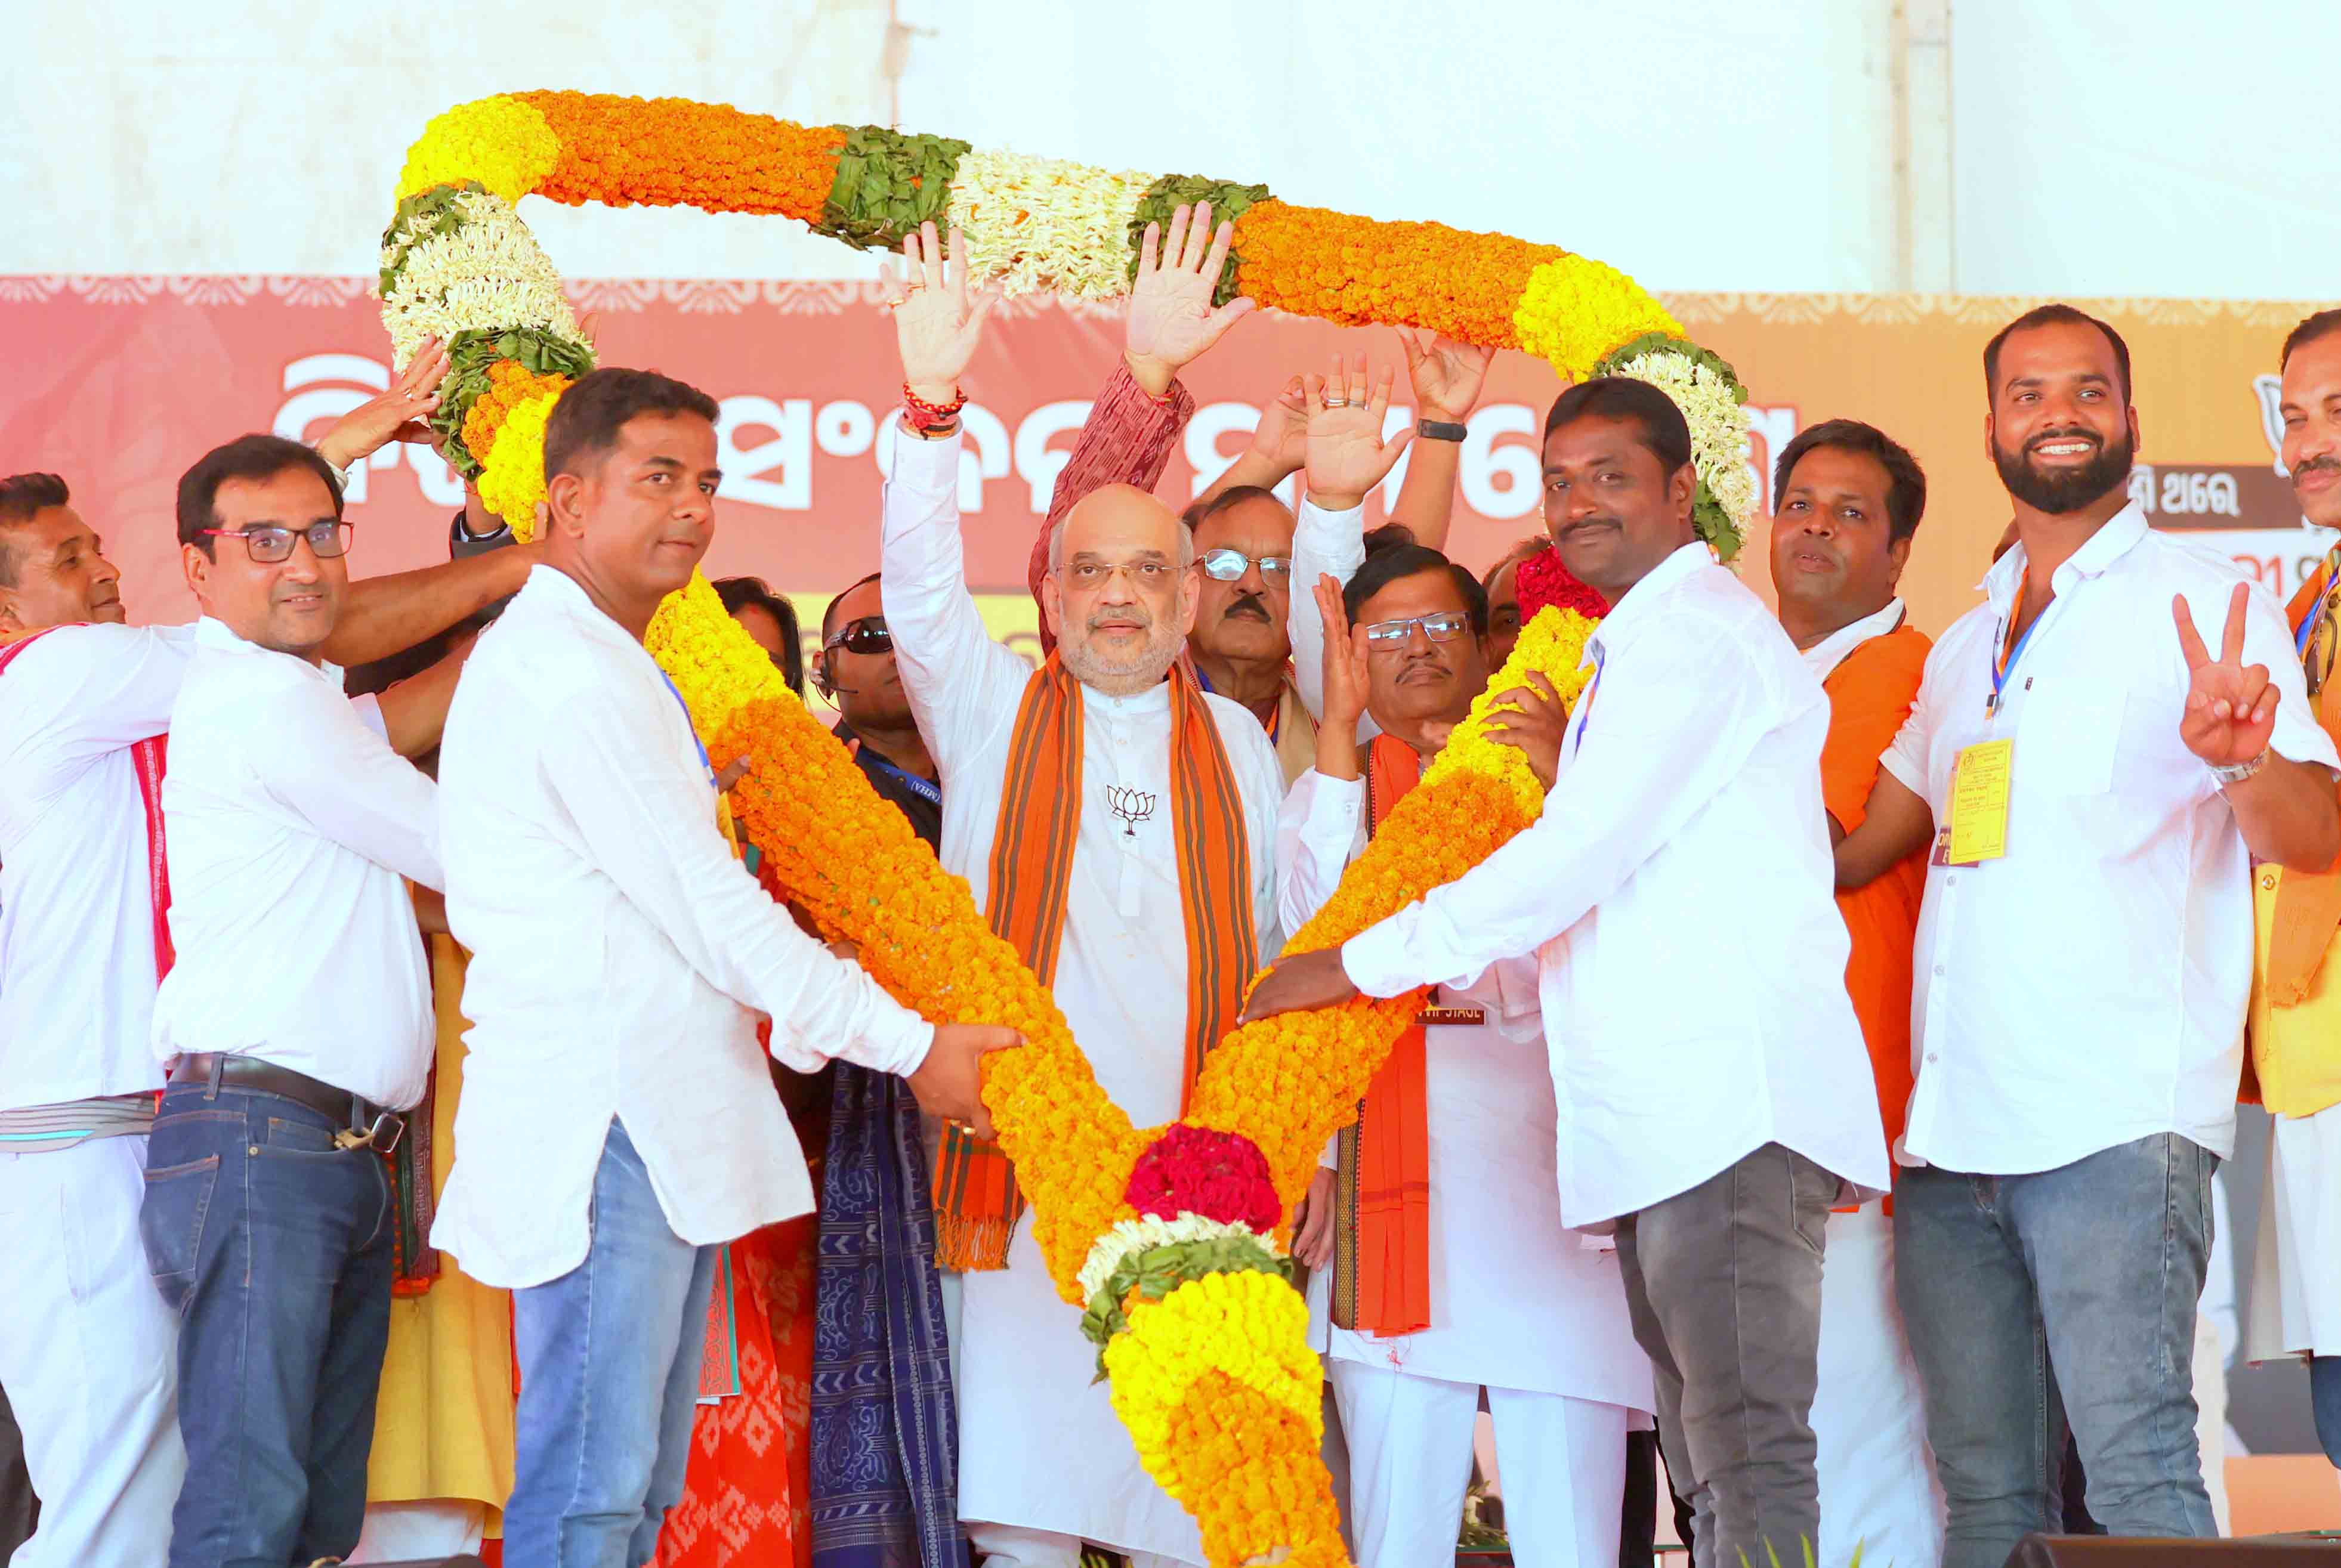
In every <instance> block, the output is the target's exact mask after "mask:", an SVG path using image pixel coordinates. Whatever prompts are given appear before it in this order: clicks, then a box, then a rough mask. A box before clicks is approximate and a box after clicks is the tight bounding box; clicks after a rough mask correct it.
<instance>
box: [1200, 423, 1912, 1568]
mask: <svg viewBox="0 0 2341 1568" xmlns="http://www.w3.org/2000/svg"><path fill="white" fill-rule="evenodd" d="M1543 455H1544V498H1545V521H1546V526H1547V527H1548V529H1549V530H1550V531H1551V533H1552V535H1553V537H1554V541H1555V542H1556V543H1557V544H1558V545H1559V551H1560V555H1561V559H1562V561H1563V562H1564V563H1565V564H1566V565H1567V567H1568V568H1569V571H1571V572H1572V573H1574V574H1575V575H1576V577H1577V578H1578V579H1579V580H1581V581H1583V582H1585V583H1586V584H1588V585H1589V586H1590V587H1591V588H1592V589H1593V590H1595V591H1597V592H1599V594H1601V595H1602V596H1603V597H1604V598H1606V599H1607V600H1609V604H1610V606H1611V608H1610V610H1609V615H1608V617H1607V619H1605V620H1603V621H1602V622H1601V623H1600V625H1599V628H1598V629H1597V630H1596V631H1595V632H1594V634H1593V637H1592V638H1591V640H1590V641H1589V644H1588V647H1587V652H1586V658H1587V660H1588V661H1589V663H1590V664H1591V666H1592V668H1593V674H1592V678H1591V680H1590V681H1589V684H1588V686H1587V688H1586V690H1585V691H1584V693H1583V695H1582V696H1581V697H1580V698H1579V700H1578V705H1577V708H1576V710H1575V711H1574V712H1573V713H1572V714H1570V715H1569V717H1568V719H1567V720H1566V722H1565V724H1564V722H1563V721H1562V719H1561V717H1560V714H1559V705H1558V704H1557V703H1555V702H1552V701H1549V700H1539V699H1537V698H1536V697H1535V696H1534V695H1533V694H1531V696H1530V698H1529V700H1527V701H1526V703H1525V707H1526V710H1527V711H1526V712H1525V713H1524V714H1523V718H1522V719H1521V721H1520V722H1519V724H1517V725H1514V726H1513V727H1512V732H1513V733H1514V735H1515V736H1516V737H1517V740H1516V743H1518V744H1519V745H1521V747H1522V749H1524V750H1526V751H1527V752H1528V754H1529V760H1530V763H1531V765H1532V766H1533V767H1535V768H1536V769H1537V771H1538V773H1539V777H1541V778H1543V779H1546V780H1548V783H1549V795H1548V798H1547V802H1546V807H1545V810H1544V813H1543V815H1542V816H1541V817H1540V818H1539V819H1538V820H1537V821H1536V823H1534V824H1533V825H1532V826H1530V827H1529V829H1527V830H1525V831H1524V832H1522V833H1520V834H1519V836H1518V837H1516V838H1514V839H1512V840H1511V841H1510V842H1509V843H1508V844H1506V845H1505V846H1504V847H1503V848H1501V849H1498V850H1497V851H1496V852H1495V853H1494V854H1493V855H1490V856H1489V858H1487V859H1486V860H1485V861H1483V862H1481V863H1480V864H1479V866H1478V867H1476V868H1473V869H1472V870H1470V871H1469V872H1468V873H1466V874H1465V875H1464V876H1463V877H1461V878H1459V879H1457V880H1456V881H1455V882H1453V883H1450V884H1449V885H1448V886H1446V887H1444V888H1439V889H1437V890H1435V891H1433V892H1432V893H1430V895H1429V896H1428V897H1427V898H1424V899H1423V900H1421V901H1420V902H1419V903H1416V904H1414V905H1411V906H1410V907H1409V908H1406V909H1404V910H1402V911H1400V913H1399V914H1397V915H1395V916H1393V917H1391V918H1390V919H1388V920H1385V921H1384V922H1382V923H1381V924H1380V925H1379V926H1377V927H1375V928H1372V929H1371V930H1369V931H1367V932H1365V933H1363V934H1362V935H1360V936H1359V937H1357V938H1352V939H1351V940H1350V942H1348V943H1346V944H1344V945H1343V946H1342V947H1341V948H1334V949H1328V950H1326V951H1324V952H1321V953H1310V954H1304V955H1301V956H1300V957H1298V958H1290V959H1288V960H1286V961H1285V962H1284V963H1282V964H1280V965H1279V966H1278V967H1277V968H1276V969H1275V970H1274V972H1273V973H1271V974H1270V976H1269V977H1268V978H1266V979H1265V980H1263V981H1262V982H1261V983H1260V987H1259V988H1258V989H1257V990H1255V991H1254V992H1253V994H1252V997H1251V1000H1250V1004H1249V1006H1248V1007H1247V1008H1246V1016H1247V1017H1266V1016H1268V1015H1270V1014H1274V1013H1279V1012H1284V1011H1289V1010H1291V1009H1293V1008H1296V1007H1325V1006H1330V1005H1331V1004H1333V1003H1336V1002H1339V1001H1342V1000H1345V999H1347V998H1348V997H1353V996H1356V995H1359V994H1360V993H1361V992H1362V993H1364V994H1366V995H1370V996H1378V997H1397V996H1402V995H1404V994H1406V993H1407V992H1408V991H1410V990H1412V989H1413V988H1414V987H1418V986H1421V985H1429V984H1449V985H1452V984H1459V983H1469V981H1470V980H1472V979H1473V978H1476V977H1478V976H1479V975H1480V974H1481V973H1483V972H1484V971H1485V970H1486V969H1487V968H1489V966H1490V965H1493V964H1497V963H1499V962H1501V961H1502V960H1505V959H1508V958H1522V957H1525V956H1527V955H1529V954H1535V955H1536V957H1537V961H1538V966H1539V989H1540V992H1541V996H1540V1001H1541V1006H1542V1014H1543V1020H1544V1030H1545V1038H1546V1044H1547V1049H1548V1052H1549V1057H1550V1070H1551V1074H1552V1078H1553V1087H1554V1090H1555V1097H1556V1100H1557V1102H1558V1107H1559V1129H1558V1141H1557V1149H1558V1156H1557V1161H1556V1166H1557V1173H1558V1185H1559V1196H1560V1220H1561V1223H1562V1224H1564V1225H1567V1226H1572V1227H1584V1226H1596V1225H1600V1224H1604V1223H1608V1222H1613V1221H1614V1222H1615V1225H1616V1229H1617V1234H1618V1252H1619V1263H1620V1265H1622V1272H1623V1275H1624V1278H1625V1285H1626V1292H1627V1300H1628V1304H1629V1310H1630V1312H1631V1315H1632V1317H1633V1322H1634V1332H1635V1337H1636V1339H1637V1340H1638V1341H1639V1343H1640V1345H1641V1346H1642V1348H1643V1350H1644V1351H1645V1352H1647V1353H1648V1354H1649V1357H1650V1362H1651V1365H1652V1369H1653V1371H1654V1373H1655V1374H1656V1385H1657V1386H1656V1393H1657V1395H1658V1404H1659V1434H1660V1438H1661V1440H1662V1442H1663V1444H1664V1446H1665V1449H1666V1453H1667V1456H1668V1468H1669V1472H1670V1473H1671V1474H1672V1475H1673V1477H1674V1479H1675V1482H1676V1484H1678V1485H1679V1486H1681V1487H1682V1488H1684V1490H1685V1491H1686V1492H1687V1493H1688V1494H1689V1496H1690V1497H1691V1499H1692V1502H1693V1503H1694V1505H1695V1507H1696V1509H1697V1513H1698V1529H1697V1531H1696V1532H1695V1533H1696V1534H1697V1537H1698V1541H1697V1544H1696V1553H1697V1562H1698V1564H1699V1568H1734V1565H1735V1564H1738V1563H1740V1562H1741V1561H1742V1560H1743V1558H1744V1559H1745V1561H1747V1562H1748V1563H1761V1562H1765V1561H1767V1560H1768V1557H1767V1553H1769V1554H1770V1555H1771V1556H1772V1557H1775V1558H1777V1559H1778V1561H1780V1562H1783V1563H1788V1562H1795V1561H1798V1560H1800V1559H1801V1556H1802V1554H1803V1553H1804V1551H1805V1550H1806V1546H1807V1544H1808V1543H1811V1542H1813V1541H1815V1540H1817V1539H1818V1535H1819V1533H1820V1518H1819V1509H1818V1498H1817V1493H1816V1484H1815V1479H1814V1444H1813V1435H1812V1429H1811V1427H1810V1425H1809V1424H1808V1410H1809V1408H1810V1405H1811V1404H1812V1399H1813V1387H1814V1378H1815V1371H1814V1368H1815V1359H1816V1353H1817V1345H1818V1339H1819V1335H1820V1298H1821V1258H1822V1247H1823V1245H1824V1234H1825V1226H1826V1225H1827V1221H1828V1210H1829V1206H1830V1205H1832V1204H1834V1203H1837V1202H1838V1201H1840V1197H1841V1195H1842V1194H1843V1193H1844V1192H1845V1191H1846V1190H1847V1189H1848V1188H1850V1189H1852V1191H1853V1192H1854V1193H1856V1194H1858V1196H1861V1197H1864V1198H1866V1197H1868V1196H1876V1195H1877V1194H1878V1193H1879V1192H1880V1191H1882V1190H1883V1189H1884V1187H1885V1186H1886V1174H1887V1167H1886V1159H1885V1146H1884V1141H1883V1140H1882V1139H1881V1138H1880V1136H1878V1102H1877V1097H1876V1093H1875V1090H1874V1089H1873V1087H1871V1084H1870V1082H1869V1077H1868V1060H1867V1057H1866V1056H1865V1054H1864V1052H1863V1048H1862V1042H1861V1031H1860V1026H1859V1024H1858V1022H1857V1021H1856V1019H1855V1017H1854V1013H1853V1008H1852V1006H1851V1004H1850V1003H1848V1001H1847V1000H1846V995H1845V986H1844V974H1845V964H1846V955H1847V939H1846V932H1845V924H1844V921H1843V920H1842V919H1840V918H1838V913H1837V910H1836V908H1835V907H1834V905H1833V904H1832V903H1831V901H1830V875H1829V855H1828V838H1827V835H1826V833H1825V831H1824V829H1823V827H1822V809H1821V790H1820V769H1819V766H1818V764H1819V759H1820V754H1821V747H1822V742H1823V739H1824V738H1825V735H1826V732H1827V729H1828V705H1827V703H1826V701H1825V700H1824V699H1823V696H1822V693H1821V689H1820V683H1819V682H1818V681H1817V680H1814V679H1813V677H1812V674H1811V672H1810V671H1808V670H1807V669H1806V668H1805V667H1804V665H1803V664H1802V662H1801V661H1800V660H1798V656H1797V651H1796V649H1795V648H1794V647H1793V646H1792V645H1791V644H1790V643H1789V641H1788V639H1787V637H1785V636H1784V635H1782V633H1781V630H1780V627H1779V623H1778V621H1777V620H1774V619H1773V617H1772V615H1771V613H1770V612H1769V611H1768V610H1766V609H1765V608H1764V606H1763V603H1762V601H1761V600H1758V599H1757V598H1756V596H1755V595H1754V594H1752V593H1750V592H1749V591H1748V590H1747V589H1746V588H1744V587H1742V586H1741V585H1740V583H1739V581H1738V579H1736V578H1735V577H1733V576H1732V575H1731V574H1730V573H1729V572H1728V571H1724V570H1723V569H1722V568H1721V567H1719V566H1718V565H1717V564H1716V562H1715V557H1714V554H1713V552H1712V551H1710V550H1709V549H1708V546H1707V545H1706V543H1705V542H1704V541H1701V540H1700V539H1699V538H1698V534H1697V532H1696V531H1695V529H1694V527H1693V525H1692V521H1691V502H1692V498H1693V496H1694V495H1695V493H1696V489H1697V483H1698V480H1697V471H1696V470H1695V469H1694V467H1693V466H1692V463H1691V444H1690V432H1689V426H1688V425H1687V424H1686V423H1685V422H1684V420H1683V416H1682V413H1681V411H1680V410H1679V409H1678V408H1677V407H1676V406H1675V404H1674V403H1673V402H1671V401H1670V400H1669V398H1668V397H1667V395H1666V394H1665V393H1664V392H1661V391H1659V389H1658V388H1656V387H1654V386H1651V385H1650V384H1649V383H1648V382H1639V381H1634V380H1630V379H1627V378H1622V377H1603V378H1599V379H1596V380H1593V381H1589V382H1582V383H1580V384H1579V385H1577V386H1573V387H1571V388H1569V390H1568V391H1567V392H1563V393H1561V395H1560V397H1559V400H1557V401H1556V402H1554V404H1553V407H1552V412H1551V414H1550V415H1549V418H1548V419H1547V420H1546V422H1545V439H1544V453H1543ZM1698 932H1718V933H1728V936H1721V937H1718V938H1714V939H1704V940H1703V939H1700V938H1698V937H1696V936H1693V935H1689V934H1690V933H1698ZM1622 1451H1623V1450H1622V1444H1621V1445H1620V1448H1619V1452H1620V1453H1622ZM1610 1462H1611V1463H1615V1461H1610Z"/></svg>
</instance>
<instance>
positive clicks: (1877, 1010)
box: [1821, 625, 1934, 1148]
mask: <svg viewBox="0 0 2341 1568" xmlns="http://www.w3.org/2000/svg"><path fill="white" fill-rule="evenodd" d="M1933 646H1934V643H1933V642H1932V641H1931V640H1929V639H1928V636H1927V634H1926V633H1924V632H1922V631H1919V630H1917V629H1916V628H1914V627H1911V626H1908V625H1904V626H1900V627H1898V628H1896V629H1895V630H1892V631H1889V632H1888V633H1887V634H1886V635H1885V636H1883V637H1873V638H1871V639H1870V640H1868V641H1867V642H1865V643H1863V644H1862V645H1861V646H1860V647H1858V648H1857V649H1855V650H1853V651H1852V652H1851V653H1848V654H1847V655H1846V657H1845V660H1844V661H1843V662H1842V663H1840V664H1838V667H1837V669H1836V670H1835V671H1833V672H1832V673H1831V674H1830V676H1829V678H1828V680H1825V681H1823V682H1822V683H1821V690H1824V691H1826V692H1828V700H1829V729H1828V740H1827V741H1826V742H1825V743H1824V744H1823V745H1822V747H1821V801H1822V804H1823V805H1825V806H1826V807H1828V813H1829V815H1830V816H1831V817H1834V818H1836V819H1837V822H1838V826H1839V827H1841V828H1843V829H1845V830H1846V831H1847V832H1848V833H1850V832H1852V831H1853V830H1854V829H1856V828H1858V827H1860V826H1861V822H1862V819H1863V818H1864V817H1865V816H1867V815H1868V808H1869V791H1870V789H1871V788H1872V787H1873V786H1875V785H1876V784H1877V782H1878V758H1879V757H1881V756H1883V755H1884V754H1885V751H1886V749H1887V748H1888V746H1890V745H1892V744H1893V741H1894V737H1895V734H1896V732H1897V731H1898V730H1899V729H1901V728H1902V721H1903V720H1904V719H1908V718H1909V717H1910V704H1911V702H1912V701H1913V700H1915V699H1916V698H1917V697H1918V680H1919V677H1920V676H1921V675H1923V674H1924V673H1925V671H1926V667H1927V652H1928V650H1929V649H1931V648H1932V647H1933ZM1926 888H1927V856H1926V852H1925V851H1924V850H1923V849H1921V850H1919V851H1918V852H1916V853H1914V854H1912V855H1910V856H1908V858H1905V859H1903V860H1902V861H1900V862H1899V863H1898V864H1897V865H1896V866H1895V867H1894V868H1893V869H1892V870H1890V871H1888V872H1887V873H1886V874H1885V875H1884V876H1882V877H1880V878H1878V880H1876V881H1875V882H1872V883H1870V884H1869V886H1868V887H1867V888H1854V889H1853V890H1852V891H1850V892H1840V893H1838V896H1837V907H1838V912H1839V913H1841V914H1843V915H1844V917H1845V925H1846V930H1847V931H1848V933H1849V934H1850V935H1851V936H1852V938H1853V954H1852V957H1851V958H1848V960H1847V961H1846V966H1845V988H1846V990H1847V992H1848V993H1849V994H1850V995H1851V997H1853V1010H1854V1014H1855V1016H1856V1017H1858V1018H1860V1020H1861V1033H1862V1037H1863V1038H1864V1039H1866V1040H1867V1041H1868V1043H1869V1061H1870V1066H1871V1067H1872V1069H1873V1070H1874V1071H1875V1072H1876V1074H1877V1077H1878V1111H1879V1113H1880V1114H1881V1115H1883V1116H1884V1117H1885V1118H1886V1142H1887V1146H1888V1147H1889V1148H1890V1147H1892V1146H1894V1144H1895V1143H1896V1142H1898V1140H1899V1139H1900V1138H1901V1136H1902V1124H1903V1121H1904V1119H1905V1118H1906V1117H1907V1116H1908V1114H1909V1107H1910V1084H1911V1077H1912V1075H1911V1069H1910V952H1911V948H1912V947H1913V946H1914V945H1915V943H1916V942H1917V939H1918V901H1919V898H1920V897H1921V896H1922V895H1923V894H1924V893H1925V891H1926Z"/></svg>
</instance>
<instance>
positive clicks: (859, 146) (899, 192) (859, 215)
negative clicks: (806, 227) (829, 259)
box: [814, 125, 969, 251]
mask: <svg viewBox="0 0 2341 1568" xmlns="http://www.w3.org/2000/svg"><path fill="white" fill-rule="evenodd" d="M838 129H839V130H841V131H842V132H844V133H845V145H844V146H843V147H842V148H840V149H839V151H838V154H837V176H836V178H835V179H834V180H832V182H831V184H830V187H829V200H828V201H827V202H826V203H823V204H822V210H821V222H820V223H817V224H815V225H814V228H815V230H816V231H817V232H818V233H824V234H827V235H829V236H830V237H831V238H832V239H835V240H842V241H844V242H845V243H847V244H849V245H852V246H853V247H854V248H855V249H856V250H862V251H891V250H894V249H896V248H898V247H899V246H900V245H901V244H902V239H903V236H905V235H907V234H911V233H917V232H918V228H919V225H920V224H921V223H926V222H927V221H929V220H930V219H931V220H933V221H934V222H935V223H937V224H938V225H940V224H941V223H943V222H944V221H945V219H944V210H945V208H947V207H948V206H949V205H950V203H951V175H952V174H955V173H956V172H957V171H958V169H959V161H960V159H961V158H962V157H964V156H966V154H967V153H968V150H969V144H968V143H965V142H961V141H959V140H957V139H955V138H953V137H950V136H911V135H905V134H902V132H899V131H889V130H887V129H886V128H885V127H884V126H882V125H841V126H839V127H838Z"/></svg>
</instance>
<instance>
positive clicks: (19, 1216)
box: [0, 1137, 187, 1568]
mask: <svg viewBox="0 0 2341 1568" xmlns="http://www.w3.org/2000/svg"><path fill="white" fill-rule="evenodd" d="M145 1172H146V1140H145V1139H144V1137H110V1138H95V1139H93V1140H91V1141H90V1142H88V1143H85V1144H79V1145H76V1146H74V1147H72V1148H65V1149H50V1150H45V1151H43V1152H40V1153H37V1154H0V1278H4V1279H5V1281H6V1282H7V1289H6V1292H5V1295H0V1386H5V1388H6V1389H7V1391H8V1403H9V1404H10V1405H11V1406H12V1407H13V1408H14V1410H15V1414H16V1423H17V1424H18V1425H19V1426H20V1427H21V1428H23V1430H24V1434H25V1469H26V1470H27V1471H29V1472H30V1473H31V1474H32V1478H33V1490H34V1491H35V1493H36V1494H39V1496H40V1499H41V1523H40V1528H39V1529H38V1530H37V1531H35V1533H34V1535H33V1538H32V1539H31V1540H30V1541H27V1542H26V1543H25V1544H24V1545H23V1546H21V1547H19V1548H17V1551H16V1555H15V1558H14V1559H13V1563H14V1568H150V1565H151V1568H162V1564H163V1563H164V1560H165V1559H166V1558H167V1557H168V1556H169V1554H170V1547H171V1508H172V1505H173V1504H174V1503H176V1502H177V1501H178V1496H179V1483H180V1481H181V1480H182V1479H183V1478H184V1476H185V1474H186V1470H187V1454H186V1450H185V1449H184V1447H183V1446H181V1444H180V1441H179V1425H178V1401H177V1393H178V1381H179V1380H178V1341H179V1325H178V1320H177V1319H176V1318H175V1317H174V1316H173V1315H171V1312H170V1310H169V1309H168V1308H166V1307H165V1306H164V1305H163V1298H162V1296H161V1295H158V1294H156V1292H155V1289H154V1280H153V1278H152V1276H151V1275H149V1274H148V1273H147V1269H146V1251H145V1248H144V1245H142V1244H141V1242H140V1241H139V1239H138V1207H139V1204H140V1203H141V1202H142V1201H143V1200H144V1196H145V1190H146V1176H145Z"/></svg>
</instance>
